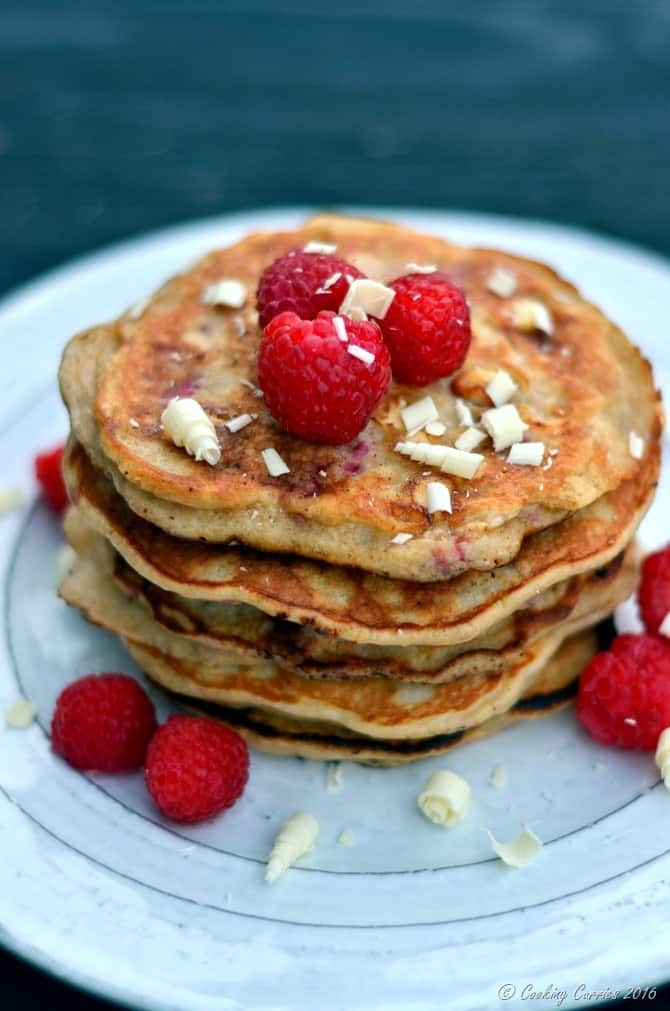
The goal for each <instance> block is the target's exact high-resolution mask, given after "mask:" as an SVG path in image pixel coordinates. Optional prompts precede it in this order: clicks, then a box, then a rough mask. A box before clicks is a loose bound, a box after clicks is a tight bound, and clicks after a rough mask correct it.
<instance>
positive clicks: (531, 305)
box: [512, 298, 554, 337]
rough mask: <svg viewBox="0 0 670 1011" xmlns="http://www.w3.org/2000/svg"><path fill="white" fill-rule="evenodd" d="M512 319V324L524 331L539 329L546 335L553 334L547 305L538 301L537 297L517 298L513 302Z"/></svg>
mask: <svg viewBox="0 0 670 1011" xmlns="http://www.w3.org/2000/svg"><path fill="white" fill-rule="evenodd" d="M512 320H513V322H514V325H515V326H518V328H519V330H523V331H524V332H525V333H532V331H533V330H539V331H540V332H541V333H545V334H547V336H548V337H553V336H554V319H553V316H552V315H551V312H550V310H549V307H548V306H546V305H545V304H544V302H540V301H539V299H536V298H520V299H518V300H517V301H516V302H515V303H514V307H513V311H512Z"/></svg>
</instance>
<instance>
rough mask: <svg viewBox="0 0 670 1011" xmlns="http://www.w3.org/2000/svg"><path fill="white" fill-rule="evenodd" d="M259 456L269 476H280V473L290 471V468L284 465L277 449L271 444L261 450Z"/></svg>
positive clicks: (288, 472)
mask: <svg viewBox="0 0 670 1011" xmlns="http://www.w3.org/2000/svg"><path fill="white" fill-rule="evenodd" d="M261 456H262V457H263V463H264V464H265V466H266V467H267V471H268V474H269V475H270V477H281V476H282V474H290V473H291V468H290V467H287V466H286V464H285V463H284V461H283V460H282V458H281V456H280V455H279V453H278V452H277V450H276V449H273V448H272V447H271V446H270V447H269V448H268V449H263V450H261Z"/></svg>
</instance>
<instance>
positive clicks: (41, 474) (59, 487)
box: [35, 445, 68, 513]
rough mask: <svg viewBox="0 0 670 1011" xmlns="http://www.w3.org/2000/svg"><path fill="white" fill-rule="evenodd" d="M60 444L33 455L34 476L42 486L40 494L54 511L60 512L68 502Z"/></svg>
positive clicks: (62, 447)
mask: <svg viewBox="0 0 670 1011" xmlns="http://www.w3.org/2000/svg"><path fill="white" fill-rule="evenodd" d="M64 448H65V447H64V446H62V445H60V446H56V448H55V449H51V450H49V451H48V452H46V453H39V454H38V456H36V457H35V477H36V478H37V480H38V481H39V483H40V486H41V488H42V495H43V496H44V498H45V499H46V501H47V502H48V503H49V505H50V506H51V508H52V509H53V510H54V512H57V513H62V512H63V509H65V506H66V505H67V503H68V495H67V491H66V490H65V482H64V481H63V472H62V469H61V468H62V463H63V449H64Z"/></svg>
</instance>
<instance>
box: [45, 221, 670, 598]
mask: <svg viewBox="0 0 670 1011" xmlns="http://www.w3.org/2000/svg"><path fill="white" fill-rule="evenodd" d="M311 239H321V240H325V241H333V242H336V243H337V251H338V254H339V255H341V256H343V257H345V258H349V259H351V260H352V261H354V262H356V261H358V262H359V263H361V264H363V265H364V266H365V267H366V269H367V270H368V272H370V271H371V270H372V272H373V273H374V275H375V277H377V278H378V279H382V280H383V279H386V280H388V279H389V278H392V277H394V276H397V275H399V274H401V273H403V272H404V271H405V266H404V265H405V264H406V263H408V262H409V261H414V262H419V263H426V262H429V263H435V264H436V265H437V266H438V267H439V268H441V269H443V270H445V271H446V272H447V273H448V274H449V276H450V277H451V278H452V279H453V280H454V282H455V283H457V284H458V285H460V286H461V287H462V288H463V289H464V290H465V292H466V294H467V296H468V298H469V300H470V303H471V306H472V323H473V342H472V347H471V350H470V353H469V355H468V358H467V360H466V363H465V365H464V367H463V369H462V370H461V372H460V373H459V374H458V375H457V376H456V377H455V378H454V379H453V381H449V380H440V381H439V382H437V383H434V384H433V385H431V386H429V387H427V388H425V389H422V390H418V389H417V388H414V387H407V386H401V385H399V384H397V383H394V384H392V386H391V388H390V390H389V392H388V394H387V396H386V397H385V398H384V399H383V400H382V402H381V403H380V405H379V407H378V409H377V410H376V412H375V414H374V416H373V418H372V419H371V421H370V422H369V424H368V425H367V427H366V428H365V429H364V430H363V431H362V432H361V434H360V436H359V437H358V438H357V439H356V440H355V441H354V442H353V443H352V444H350V445H347V446H338V447H323V446H315V445H311V444H309V443H307V442H304V441H303V440H300V439H297V438H295V437H293V436H291V435H289V434H287V433H286V432H284V431H282V430H281V429H280V428H279V426H278V425H277V424H276V423H275V421H274V420H273V419H272V417H271V416H270V414H269V412H268V411H267V410H266V409H265V407H264V405H263V401H262V400H259V399H258V398H256V397H254V395H253V392H252V390H251V389H250V388H249V383H251V384H254V383H255V382H256V357H257V348H258V342H259V338H260V333H259V329H258V325H257V319H256V313H255V310H254V308H253V292H254V290H255V287H256V283H257V280H258V277H259V275H260V273H261V272H262V270H263V269H264V268H265V267H266V266H267V265H268V264H270V263H271V262H272V261H273V260H274V259H275V258H276V257H277V256H279V255H281V254H282V253H284V252H286V251H287V250H288V249H291V248H295V247H300V246H302V245H304V244H305V242H307V241H309V240H311ZM500 265H504V266H506V267H508V268H510V269H512V270H513V271H514V273H515V274H516V276H517V278H518V290H517V293H516V294H515V296H514V298H512V299H501V298H498V297H497V296H496V295H493V294H492V293H491V292H489V291H488V290H487V287H486V281H487V278H488V276H489V273H490V271H491V269H492V268H493V267H494V266H500ZM225 276H232V277H236V278H238V279H239V280H241V281H243V282H244V283H245V284H246V285H247V286H248V289H249V293H250V298H249V301H248V304H247V306H246V308H245V309H244V311H238V310H232V309H225V308H224V309H222V308H215V307H212V306H207V305H205V304H203V301H202V293H203V291H204V289H205V287H206V286H207V285H208V284H210V283H212V282H214V281H217V280H219V279H221V278H222V277H225ZM521 297H533V298H538V299H541V300H542V301H543V302H544V303H545V304H546V305H547V307H548V308H549V310H550V311H551V313H552V316H553V318H554V321H555V333H554V335H553V337H552V338H550V339H548V338H543V337H541V335H539V334H538V333H536V332H533V333H524V332H522V331H521V330H520V329H519V328H518V327H517V326H516V325H515V324H514V322H513V303H514V300H515V299H516V298H521ZM501 368H502V369H505V370H507V371H508V372H509V373H510V374H511V375H512V376H513V377H514V379H515V380H516V382H517V383H518V385H519V394H518V396H517V397H516V403H517V405H518V407H519V411H520V413H521V415H522V416H523V418H524V419H525V421H526V422H527V423H528V424H529V426H530V429H529V432H528V434H527V437H528V438H529V439H533V440H541V441H543V442H544V443H545V444H546V447H547V451H548V453H553V454H554V455H552V456H549V455H548V456H547V461H548V463H549V461H551V466H550V467H547V469H545V470H538V469H537V468H534V467H518V466H513V465H511V464H508V463H507V462H506V459H505V456H506V454H502V455H499V454H495V453H494V452H493V451H492V449H491V447H490V445H489V446H488V448H486V447H485V450H484V452H485V463H484V464H483V465H482V467H481V469H480V471H479V472H478V474H477V476H476V478H475V479H474V480H472V481H465V480H462V479H458V478H445V477H444V475H440V479H441V480H443V481H445V482H446V483H448V484H449V485H450V487H451V490H452V500H453V510H454V511H453V515H451V516H445V514H440V516H438V517H433V518H432V520H431V518H430V516H429V514H428V512H427V510H426V485H427V482H429V481H430V480H434V479H435V471H431V470H430V468H426V467H422V466H420V465H417V464H415V463H412V462H411V461H409V460H408V459H407V458H405V457H402V456H400V455H399V454H398V453H397V452H395V450H394V448H393V447H394V446H395V444H396V442H397V441H398V440H399V439H402V438H405V434H406V433H405V429H404V426H403V424H402V422H401V419H400V414H399V410H400V407H401V405H402V403H403V402H407V401H413V400H415V399H417V398H418V397H420V396H423V395H426V394H429V395H430V396H432V397H433V400H434V401H435V403H436V405H437V407H438V409H439V412H440V416H441V418H442V420H443V421H444V423H445V424H446V425H447V432H446V434H445V436H444V437H442V438H441V439H440V441H441V442H443V443H444V444H448V445H453V441H454V439H455V437H456V436H457V435H458V434H459V431H460V429H459V428H458V426H457V421H456V412H455V398H456V397H458V396H460V397H465V398H466V399H467V400H468V401H469V402H470V403H471V404H472V405H473V406H474V408H475V409H476V410H479V409H482V408H485V407H487V406H490V402H489V401H488V398H487V396H486V394H485V392H484V387H485V386H486V384H487V383H488V381H489V380H490V379H491V378H492V376H493V375H494V374H495V373H496V371H497V370H498V369H501ZM60 380H61V389H62V392H63V396H64V399H65V402H66V404H67V406H68V409H69V411H70V416H71V421H72V428H73V431H74V434H75V436H76V438H77V439H78V440H79V441H80V442H81V443H82V444H83V446H84V447H85V449H86V451H87V453H88V454H89V455H90V457H91V459H92V460H93V461H94V463H95V465H96V466H97V467H98V468H99V469H100V470H102V471H104V472H105V473H106V474H108V475H109V476H110V477H111V479H112V480H113V481H114V483H115V485H116V487H117V489H118V491H119V492H120V494H121V495H122V496H123V497H124V498H125V499H126V500H127V502H128V504H129V505H130V507H131V508H132V509H133V510H134V511H135V512H136V513H137V514H138V515H141V516H144V517H146V518H147V519H149V520H150V521H151V522H152V523H154V524H156V525H157V526H159V527H161V528H163V529H164V530H166V531H168V532H170V533H172V534H174V535H177V536H179V537H181V538H185V539H187V540H207V541H212V542H228V541H230V540H232V539H236V540H239V541H241V542H243V543H244V544H246V545H248V546H251V547H253V548H256V549H260V550H262V551H273V552H288V553H298V554H300V555H303V556H307V557H311V558H316V559H321V560H323V561H326V562H329V563H336V564H340V565H351V566H356V567H357V568H360V569H364V570H367V571H370V572H376V573H380V574H382V575H387V576H391V577H394V578H398V579H405V580H411V581H414V582H417V581H428V582H430V581H435V580H439V579H446V578H450V577H452V576H453V575H454V574H457V573H458V572H461V571H465V570H468V569H472V568H475V569H482V570H487V569H491V568H494V567H496V566H501V565H504V564H506V563H507V562H509V561H510V560H511V559H513V558H514V557H515V555H516V554H517V553H518V551H519V548H520V546H521V543H522V540H523V538H524V537H525V536H526V535H527V534H529V533H532V532H534V531H538V530H541V529H543V528H546V527H547V526H550V525H551V524H554V523H557V522H559V521H560V520H561V519H563V518H564V517H565V516H567V515H568V514H570V513H573V512H575V511H578V510H581V509H583V508H585V507H586V506H588V505H590V504H591V503H594V502H595V501H596V500H598V499H599V498H600V497H602V496H604V495H607V494H609V493H611V492H613V491H615V490H616V489H618V488H619V486H620V485H621V484H622V482H626V481H631V480H633V481H635V480H637V479H638V477H639V475H640V473H641V471H643V470H644V468H645V464H646V463H647V462H648V461H647V459H645V461H643V463H640V462H638V461H637V460H634V459H633V458H632V456H631V454H630V452H629V435H630V433H631V431H633V430H634V431H636V432H637V433H638V434H639V435H640V436H642V437H643V439H644V440H645V453H646V458H649V459H651V460H652V462H653V461H655V460H656V459H657V454H658V444H659V436H660V430H661V414H660V407H659V401H658V397H657V394H656V392H655V390H654V387H653V382H652V377H651V370H650V368H649V365H648V364H647V362H646V361H645V360H644V359H643V358H642V357H641V355H640V354H639V352H638V351H637V349H636V348H634V347H633V345H632V344H631V343H630V342H629V341H628V340H627V338H626V337H625V336H624V335H623V334H622V333H621V331H620V330H619V329H618V328H617V327H616V326H614V325H613V324H612V323H611V322H610V321H609V320H608V319H607V318H606V317H605V316H604V315H603V314H602V313H601V312H600V311H599V310H598V309H596V308H595V307H594V306H592V305H590V304H589V303H587V302H585V301H584V300H583V299H582V298H581V297H580V296H579V294H578V293H577V291H576V290H575V289H574V288H573V287H572V286H571V285H569V284H568V283H567V282H565V281H563V280H561V279H560V278H559V277H558V276H557V275H556V274H555V273H554V272H553V271H551V270H550V269H549V268H548V267H546V266H543V265H541V264H538V263H534V262H531V261H528V260H524V259H521V258H518V257H512V256H510V255H507V254H503V253H499V252H496V251H492V250H481V249H466V248H463V247H459V246H455V245H452V244H450V243H447V242H444V241H442V240H440V239H437V238H433V237H430V236H425V235H420V234H418V233H416V232H413V231H411V230H408V229H404V228H399V227H396V226H393V225H389V224H385V223H381V222H372V221H361V220H356V219H347V218H338V217H328V216H324V217H321V218H317V219H315V220H313V221H311V222H308V223H307V224H306V225H305V226H304V227H303V228H301V229H298V230H297V231H295V232H289V233H280V234H260V235H251V236H249V237H247V238H246V239H244V240H242V241H241V242H239V243H237V244H236V245H234V246H232V247H231V248H229V249H225V250H216V251H214V252H212V253H210V254H209V255H208V256H207V257H205V258H204V259H203V260H202V261H201V262H200V263H198V264H196V265H195V266H194V267H193V268H192V269H191V270H189V271H187V272H186V273H184V274H182V275H180V276H179V277H176V278H174V279H172V280H171V281H169V282H168V283H167V284H166V285H164V287H163V288H161V289H160V291H159V292H158V293H157V294H156V295H155V296H154V298H153V299H152V300H151V302H150V304H149V306H148V308H147V309H146V310H145V312H144V313H143V314H142V315H141V316H140V317H139V318H135V316H134V315H126V316H125V317H122V318H121V319H119V320H117V321H115V322H113V323H110V324H108V325H106V326H101V327H98V328H96V329H94V330H91V331H87V332H85V333H83V334H80V335H79V336H78V337H76V338H74V339H73V340H72V341H71V343H70V344H69V346H68V348H67V350H66V352H65V355H64V358H63V363H62V367H61V373H60ZM245 384H246V385H245ZM175 394H182V395H193V396H195V397H196V398H197V399H198V400H199V401H200V403H201V404H202V405H203V407H204V408H205V410H206V411H207V413H208V414H209V415H210V417H211V418H212V419H213V420H214V422H215V424H216V428H217V434H218V436H219V439H220V442H221V445H222V459H221V462H220V463H219V464H218V465H217V466H215V467H209V466H208V465H207V464H205V463H202V462H201V463H196V462H195V461H194V460H192V459H191V458H190V457H188V456H187V454H186V453H185V452H184V451H183V450H180V449H177V448H176V447H175V446H174V445H172V443H171V442H170V441H169V440H168V439H167V438H166V436H165V434H164V432H163V431H162V429H161V426H160V416H161V412H162V410H163V408H164V407H165V405H166V403H167V402H168V400H169V399H170V398H171V397H172V396H174V395H175ZM244 412H250V413H252V412H253V413H258V415H259V416H258V419H257V420H256V421H255V422H254V423H253V424H251V425H249V426H248V427H247V428H245V429H244V430H242V431H240V432H237V433H236V434H234V435H231V434H230V433H229V432H228V430H227V429H226V428H225V425H224V422H225V420H226V419H229V418H231V417H233V416H235V415H238V414H240V413H244ZM420 438H424V436H420ZM425 438H427V437H425ZM268 446H273V447H274V448H276V449H277V450H278V451H279V453H280V454H281V456H282V457H283V459H284V460H285V461H286V462H287V464H288V465H289V467H290V473H289V474H288V475H285V476H283V477H280V478H273V477H270V475H269V474H268V473H267V471H266V469H265V466H264V464H263V462H262V458H261V455H260V451H261V450H262V449H264V448H266V447H268ZM427 470H428V471H429V473H426V471H427ZM324 474H325V477H324V476H323V475H324ZM399 532H405V533H410V534H412V535H413V537H412V540H410V541H409V542H407V543H405V544H402V545H395V544H391V543H390V542H391V539H392V538H393V536H394V535H395V534H396V533H399Z"/></svg>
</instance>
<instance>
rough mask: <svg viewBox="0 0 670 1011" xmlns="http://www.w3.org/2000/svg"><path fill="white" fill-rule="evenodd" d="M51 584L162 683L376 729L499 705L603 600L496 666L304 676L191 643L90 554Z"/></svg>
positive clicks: (451, 720) (386, 734) (465, 718)
mask: <svg viewBox="0 0 670 1011" xmlns="http://www.w3.org/2000/svg"><path fill="white" fill-rule="evenodd" d="M59 592H60V594H61V596H62V597H63V598H64V599H65V600H66V601H67V602H68V603H69V604H72V605H73V606H75V607H78V608H79V609H80V610H81V611H82V612H83V613H84V614H85V616H86V617H87V618H88V619H89V620H90V621H93V622H95V623H96V624H99V625H101V626H102V627H103V628H106V629H108V630H109V631H111V632H114V633H115V634H116V635H118V636H120V637H121V638H122V639H123V640H124V641H125V643H126V645H127V647H128V649H129V651H130V653H131V654H132V655H133V656H134V657H135V659H136V660H137V661H138V663H139V664H140V666H141V667H142V668H143V669H144V670H145V671H146V673H147V674H148V675H149V676H150V677H152V678H153V679H154V680H155V681H158V682H159V684H161V685H163V686H164V687H165V688H168V689H169V690H170V691H173V692H177V693H178V694H182V695H189V696H192V697H195V698H199V699H204V700H206V701H212V702H217V703H221V704H223V705H226V706H231V707H239V708H262V709H268V710H271V711H274V712H277V713H279V714H280V715H283V716H289V717H292V718H297V719H307V720H314V719H317V720H319V721H325V722H328V723H333V724H335V725H338V726H343V727H346V728H347V729H348V730H351V731H353V732H354V733H358V734H365V735H366V736H369V737H376V738H381V739H387V738H388V739H395V738H403V739H405V738H417V737H427V736H433V735H434V734H445V733H451V732H453V731H455V730H460V729H463V728H465V727H471V726H476V725H478V724H480V723H483V722H484V721H485V720H487V719H489V718H490V717H492V716H494V715H496V714H497V713H499V712H505V711H507V710H508V709H509V708H511V706H513V705H514V704H515V703H516V702H518V701H519V699H520V698H521V697H522V696H523V695H524V694H525V693H526V692H527V691H528V688H529V686H530V685H531V684H532V682H533V680H534V678H535V677H536V676H537V674H538V672H539V671H540V670H541V669H542V667H543V666H544V665H545V664H546V663H547V661H548V660H549V659H550V657H552V656H553V655H554V653H555V652H556V651H557V650H558V649H559V647H560V646H561V644H562V642H563V641H564V640H565V639H566V638H568V637H570V636H572V635H575V634H576V633H578V632H579V631H581V630H583V629H584V628H587V627H589V626H590V625H592V624H593V623H595V622H597V621H599V620H601V619H602V618H604V617H605V616H606V614H607V613H608V609H607V608H605V609H603V611H602V613H597V612H593V611H592V612H591V613H590V614H587V615H583V616H582V617H581V618H579V619H574V618H573V619H570V620H568V621H565V622H563V623H562V624H561V625H560V626H557V627H556V628H555V629H553V630H552V632H551V633H550V634H547V635H545V636H541V637H539V638H537V639H535V640H534V641H533V642H532V643H530V644H529V645H528V646H527V648H526V649H525V650H524V651H523V652H522V653H521V654H520V656H519V657H518V659H516V660H515V662H514V663H512V664H510V665H509V667H508V668H507V669H505V670H504V671H503V672H502V673H499V674H489V673H486V672H482V673H480V674H477V675H471V676H468V677H462V678H458V679H457V680H452V681H450V682H448V683H446V684H437V685H433V684H430V685H427V684H402V683H396V682H393V681H389V680H386V679H381V678H379V679H357V680H347V679H323V680H317V679H310V678H304V677H300V676H298V675H296V674H292V673H290V672H288V671H285V670H283V669H282V668H280V667H279V666H278V665H277V664H276V663H274V662H273V661H272V660H264V659H261V658H259V657H249V656H248V655H246V654H245V653H240V652H237V651H233V650H230V649H223V648H212V647H208V646H204V645H201V644H199V643H194V642H192V641H190V640H188V639H185V638H184V637H182V636H178V635H174V634H173V633H171V632H168V631H167V630H166V629H165V628H164V627H163V626H161V625H159V624H158V623H157V622H156V621H154V619H153V618H152V617H151V616H150V615H149V614H148V613H147V612H146V611H145V609H144V608H143V607H142V606H141V605H140V604H139V603H138V602H137V601H136V600H133V599H132V598H129V597H128V596H126V595H125V594H124V593H123V592H122V591H121V590H120V589H119V587H118V586H117V585H116V584H115V583H114V580H113V579H112V578H111V577H110V575H109V574H108V573H105V572H104V570H103V569H101V568H100V567H99V566H98V565H97V564H96V562H95V560H94V559H91V558H90V557H83V558H81V557H80V558H78V561H77V564H76V565H75V567H74V569H73V570H72V572H71V573H70V574H69V575H68V576H66V578H65V579H64V580H63V582H62V583H61V586H60V588H59Z"/></svg>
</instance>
